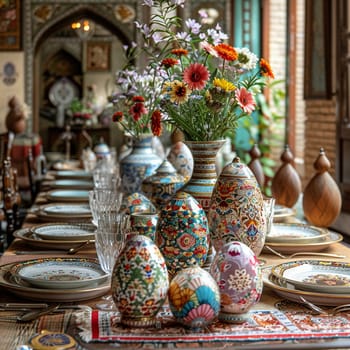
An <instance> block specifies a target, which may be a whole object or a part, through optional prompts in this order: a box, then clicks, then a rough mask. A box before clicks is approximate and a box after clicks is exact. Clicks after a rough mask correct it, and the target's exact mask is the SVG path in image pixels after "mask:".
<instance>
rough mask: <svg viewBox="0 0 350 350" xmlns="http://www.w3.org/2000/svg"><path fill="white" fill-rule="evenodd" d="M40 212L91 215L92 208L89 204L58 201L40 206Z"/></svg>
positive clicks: (63, 214) (51, 214) (80, 215)
mask: <svg viewBox="0 0 350 350" xmlns="http://www.w3.org/2000/svg"><path fill="white" fill-rule="evenodd" d="M39 212H42V213H45V214H46V215H50V216H65V217H67V215H68V216H71V217H72V216H74V217H91V210H90V206H89V205H88V204H67V203H56V204H47V205H42V206H41V207H40V210H39Z"/></svg>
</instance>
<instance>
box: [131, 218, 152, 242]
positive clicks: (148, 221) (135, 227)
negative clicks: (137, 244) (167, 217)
mask: <svg viewBox="0 0 350 350" xmlns="http://www.w3.org/2000/svg"><path fill="white" fill-rule="evenodd" d="M158 218H159V215H158V213H149V212H147V211H143V212H140V213H139V212H136V213H133V214H131V215H130V228H131V231H132V232H137V233H138V234H139V235H144V236H147V237H149V238H151V239H152V241H153V242H154V241H155V239H156V230H157V223H158Z"/></svg>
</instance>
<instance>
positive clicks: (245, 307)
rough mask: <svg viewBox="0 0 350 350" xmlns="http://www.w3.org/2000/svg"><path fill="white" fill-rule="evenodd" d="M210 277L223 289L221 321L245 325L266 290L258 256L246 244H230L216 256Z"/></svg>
mask: <svg viewBox="0 0 350 350" xmlns="http://www.w3.org/2000/svg"><path fill="white" fill-rule="evenodd" d="M210 273H211V275H212V276H213V277H214V280H215V281H216V282H217V284H218V285H219V289H220V300H221V302H220V305H221V306H220V313H219V320H221V321H224V322H228V323H240V322H245V321H246V320H247V319H248V318H249V313H248V311H249V309H250V308H251V307H252V306H253V305H255V304H256V303H257V302H258V301H259V300H260V297H261V293H262V289H263V283H262V275H261V270H260V267H259V262H258V259H257V257H256V255H255V254H254V253H253V251H252V250H251V249H250V248H249V247H248V246H247V245H246V244H244V243H241V242H238V241H233V242H230V243H226V244H224V245H223V246H222V248H221V249H220V250H219V251H218V252H216V255H215V257H214V260H213V263H212V265H211V267H210Z"/></svg>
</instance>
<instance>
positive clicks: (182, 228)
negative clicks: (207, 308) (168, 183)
mask: <svg viewBox="0 0 350 350" xmlns="http://www.w3.org/2000/svg"><path fill="white" fill-rule="evenodd" d="M156 243H157V245H158V247H159V249H160V250H161V252H162V254H163V256H164V258H165V261H166V264H167V268H168V272H169V276H170V278H172V277H173V276H174V275H175V274H176V272H177V271H179V270H181V269H184V268H187V267H190V266H194V265H198V266H202V265H203V264H204V262H205V260H206V258H207V253H208V249H209V227H208V220H207V217H206V214H205V212H204V210H203V208H202V207H201V206H200V205H199V203H198V202H197V201H196V200H195V199H194V198H193V197H192V196H191V195H190V194H188V193H186V192H183V191H179V192H177V193H176V194H175V195H174V197H172V198H171V199H170V201H169V202H167V203H166V204H165V205H163V206H162V207H161V208H160V211H159V220H158V226H157V233H156Z"/></svg>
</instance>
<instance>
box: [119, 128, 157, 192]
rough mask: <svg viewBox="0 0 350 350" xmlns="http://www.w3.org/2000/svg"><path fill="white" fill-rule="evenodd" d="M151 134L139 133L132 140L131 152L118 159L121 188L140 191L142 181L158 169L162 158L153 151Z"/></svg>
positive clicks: (127, 190) (128, 190) (125, 190)
mask: <svg viewBox="0 0 350 350" xmlns="http://www.w3.org/2000/svg"><path fill="white" fill-rule="evenodd" d="M152 137H153V136H152V135H141V136H140V137H139V138H138V139H137V140H135V141H134V145H133V150H132V152H131V153H130V154H129V155H127V156H126V157H124V158H123V159H122V160H121V161H120V175H121V182H122V190H123V191H124V192H126V193H134V192H141V184H142V181H143V180H144V179H145V178H146V177H148V176H151V175H152V174H154V173H155V171H156V170H157V169H158V167H159V166H160V164H161V163H162V159H161V158H160V157H159V156H158V155H157V154H156V153H155V152H154V151H153V148H152Z"/></svg>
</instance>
